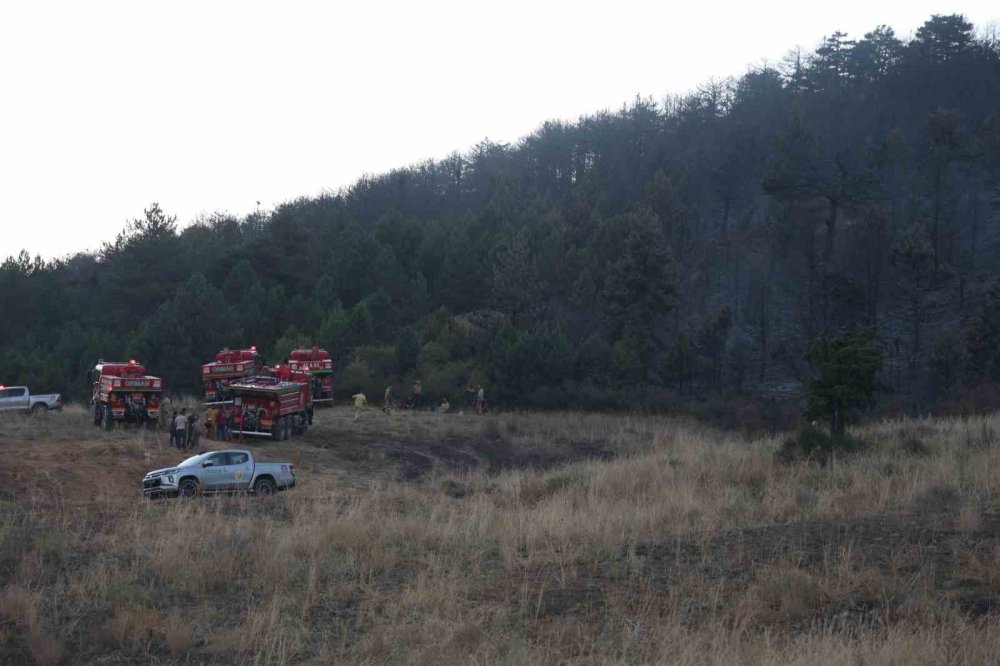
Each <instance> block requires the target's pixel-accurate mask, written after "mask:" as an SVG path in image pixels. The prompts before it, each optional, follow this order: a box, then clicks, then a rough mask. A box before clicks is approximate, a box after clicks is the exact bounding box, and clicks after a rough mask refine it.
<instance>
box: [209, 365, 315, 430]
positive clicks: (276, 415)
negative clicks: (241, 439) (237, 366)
mask: <svg viewBox="0 0 1000 666" xmlns="http://www.w3.org/2000/svg"><path fill="white" fill-rule="evenodd" d="M282 367H285V366H278V368H282ZM276 370H277V369H276ZM289 373H290V374H293V375H299V374H303V373H291V372H290V371H289ZM280 374H281V373H280V372H278V373H276V375H275V376H256V377H246V378H243V379H237V380H234V381H233V382H230V384H229V390H230V393H231V395H232V398H233V404H234V407H235V408H236V429H235V430H234V431H233V434H234V435H249V436H252V437H271V438H273V439H275V440H277V441H279V442H280V441H282V440H285V439H288V438H289V437H290V436H291V435H292V434H293V433H296V434H298V433H302V432H305V430H306V428H308V427H309V424H310V423H311V422H312V409H313V408H312V391H311V390H310V381H309V378H308V376H305V381H301V379H300V378H297V377H296V378H288V379H285V378H282V377H281V376H279V375H280Z"/></svg>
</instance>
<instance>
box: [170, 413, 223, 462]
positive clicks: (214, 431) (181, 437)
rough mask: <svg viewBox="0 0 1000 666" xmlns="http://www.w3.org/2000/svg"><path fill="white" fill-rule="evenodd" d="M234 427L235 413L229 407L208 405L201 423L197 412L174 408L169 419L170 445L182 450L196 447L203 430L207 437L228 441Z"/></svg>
mask: <svg viewBox="0 0 1000 666" xmlns="http://www.w3.org/2000/svg"><path fill="white" fill-rule="evenodd" d="M235 427H236V414H235V411H234V410H233V409H232V408H231V407H227V408H222V407H214V408H213V407H210V408H209V409H208V411H207V412H205V421H204V423H202V422H201V421H200V419H199V417H198V415H197V414H192V415H190V416H189V415H188V411H187V408H186V407H185V408H182V409H180V410H174V414H173V417H172V418H171V419H170V446H175V447H177V448H178V449H180V450H182V451H186V450H188V449H196V448H198V444H199V441H200V440H201V435H202V433H203V432H204V434H205V436H206V437H208V438H209V439H215V440H218V441H220V442H228V441H230V440H231V439H232V433H233V430H234V429H235Z"/></svg>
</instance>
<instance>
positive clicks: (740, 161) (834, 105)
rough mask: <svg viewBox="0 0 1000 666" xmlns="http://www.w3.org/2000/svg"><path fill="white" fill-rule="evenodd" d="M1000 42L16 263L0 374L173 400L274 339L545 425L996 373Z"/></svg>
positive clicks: (748, 82) (763, 71)
mask: <svg viewBox="0 0 1000 666" xmlns="http://www.w3.org/2000/svg"><path fill="white" fill-rule="evenodd" d="M998 209H1000V40H998V39H997V36H996V35H993V34H978V35H977V33H976V32H975V30H974V27H973V26H972V25H971V24H970V23H968V22H967V21H966V20H965V19H964V18H963V17H962V16H958V15H951V16H934V17H932V18H931V19H930V20H928V21H927V22H926V23H925V24H924V26H923V27H921V28H920V30H918V31H917V33H916V35H915V36H914V37H913V38H912V39H911V40H909V41H903V40H900V39H899V38H898V37H897V36H896V35H895V34H894V32H893V30H892V29H891V28H888V27H886V26H879V27H877V28H875V29H874V30H872V31H871V32H869V33H867V34H865V35H864V36H863V37H861V38H859V39H850V38H849V37H848V36H847V35H845V34H843V33H840V32H835V33H833V35H831V36H830V37H828V38H826V39H825V40H824V41H823V43H822V44H821V45H820V46H819V47H818V48H817V49H816V50H815V51H814V52H812V53H793V54H791V55H790V56H789V57H788V58H787V59H786V61H785V62H784V63H783V64H782V66H780V67H777V68H773V67H769V66H766V67H758V68H753V69H751V70H750V71H748V72H747V73H746V74H744V75H743V76H741V77H739V78H736V79H725V80H721V81H710V82H708V83H706V84H705V85H703V86H702V87H700V88H699V89H698V90H696V91H694V92H692V93H690V94H688V95H685V96H681V97H675V98H670V99H668V100H666V101H664V102H662V103H657V102H654V101H652V100H647V99H636V100H635V101H634V102H633V103H631V104H629V105H626V106H624V107H623V108H622V109H621V110H619V111H617V112H601V113H597V114H594V115H590V116H586V117H582V118H580V119H579V121H577V122H575V123H562V122H547V123H545V124H543V125H542V126H541V127H540V128H539V129H538V130H537V131H536V132H535V133H533V134H532V135H530V136H528V137H526V138H524V139H522V140H521V141H519V142H517V143H516V144H503V143H496V142H490V141H484V142H482V143H480V144H479V145H477V146H476V147H474V148H473V149H472V150H471V151H469V152H468V153H466V154H458V153H455V154H452V155H450V156H448V157H447V158H445V159H442V160H440V161H438V160H432V161H427V162H425V163H421V164H418V165H415V166H411V167H407V168H401V169H397V170H395V171H392V172H390V173H387V174H382V175H378V176H370V177H365V178H362V179H361V180H359V181H358V182H357V183H356V184H355V185H354V186H353V187H351V188H349V189H347V190H346V191H342V192H339V193H337V194H332V195H328V196H321V197H318V198H303V199H300V200H297V201H293V202H289V203H287V204H284V205H282V206H280V207H278V208H277V209H276V210H274V211H270V212H267V213H254V214H251V215H249V216H247V217H246V218H242V219H237V218H234V217H232V216H229V215H225V214H217V215H214V216H212V217H210V218H207V219H203V220H200V221H198V222H197V223H195V224H193V225H191V226H188V227H186V228H184V229H178V228H177V224H176V220H175V219H174V218H172V217H170V216H169V215H168V214H167V213H165V212H164V211H163V210H161V209H160V207H159V206H157V205H155V204H154V205H153V206H152V207H151V208H150V209H149V210H147V211H146V212H145V215H144V216H143V217H141V218H139V219H136V220H134V221H132V222H131V223H129V225H128V226H127V227H126V228H125V229H124V230H123V232H122V233H121V234H119V235H118V237H117V238H116V239H115V240H114V241H113V242H110V243H106V244H105V245H104V246H103V247H102V249H101V250H100V251H99V252H96V253H94V254H78V255H76V256H73V257H70V258H66V259H60V260H56V261H52V262H43V261H41V260H39V259H34V260H33V259H31V258H30V257H28V256H27V255H26V254H24V253H22V254H21V255H20V256H18V257H12V258H9V259H8V260H7V261H6V262H4V264H3V266H2V267H0V294H2V300H0V318H2V321H3V322H4V325H3V326H2V327H0V349H2V354H0V379H2V380H3V381H6V382H23V383H28V384H30V385H31V386H33V387H37V388H38V389H40V390H41V389H44V390H49V389H51V390H61V391H64V392H66V393H68V394H70V395H73V396H76V397H80V396H83V395H85V394H86V391H87V387H86V386H85V379H84V375H85V371H86V370H87V369H88V367H89V366H90V365H91V364H92V363H93V362H94V360H95V359H96V358H98V357H105V358H110V357H123V358H124V357H126V356H131V357H137V358H139V359H141V360H142V361H143V362H144V363H145V364H146V365H147V366H148V367H149V368H150V369H151V370H152V371H154V372H155V373H157V374H159V375H162V376H163V377H164V378H165V379H166V380H167V382H168V383H169V386H170V387H171V388H173V389H174V390H178V391H191V392H194V391H196V390H198V387H199V373H198V368H199V366H200V364H201V363H203V362H205V361H206V360H208V359H210V358H211V357H212V355H213V354H214V353H215V352H216V351H217V350H218V349H220V348H221V347H223V346H230V347H235V346H240V345H249V344H256V345H258V347H260V348H261V349H264V350H266V351H267V352H268V354H269V358H270V359H282V358H283V357H284V355H285V354H286V353H287V351H288V350H289V349H290V348H292V347H293V346H296V345H300V344H308V345H311V344H319V345H322V346H325V347H326V348H328V349H329V350H331V352H332V353H333V355H334V356H335V358H336V362H337V367H338V375H337V377H338V380H339V381H338V386H339V388H340V390H341V391H342V392H343V393H344V394H346V393H348V392H350V391H354V390H356V389H357V388H362V389H365V390H369V391H376V390H379V389H380V388H382V387H384V385H385V383H386V382H398V383H403V384H409V383H410V382H412V381H413V379H415V378H416V377H420V378H421V379H422V382H423V384H424V387H425V392H426V393H429V394H431V395H450V396H451V397H452V399H453V400H454V399H461V397H462V394H463V390H464V388H465V387H466V386H467V385H468V384H469V383H470V382H471V383H478V382H482V383H484V384H485V385H486V387H487V391H488V396H489V397H490V398H491V399H492V400H493V401H495V402H501V403H506V404H516V405H525V406H542V407H555V406H576V407H642V408H672V407H674V406H676V405H678V404H679V403H681V402H688V401H701V400H704V399H706V398H714V399H719V398H724V397H741V396H743V397H755V398H760V399H767V400H774V401H782V400H790V401H797V400H799V399H800V398H801V396H802V389H803V387H804V386H805V385H807V384H808V383H809V381H810V379H811V378H812V376H813V374H814V372H815V368H813V367H812V366H811V365H810V363H809V362H808V361H807V360H806V357H807V350H808V349H809V348H810V345H811V344H812V342H813V341H814V340H815V339H817V338H822V337H831V336H834V335H835V334H837V333H838V332H841V331H845V330H865V331H867V332H869V333H870V334H871V335H872V336H873V337H874V340H875V341H876V343H877V344H878V345H879V346H880V347H881V349H882V352H883V356H884V358H885V368H884V370H883V372H882V378H881V381H880V386H883V387H886V388H884V389H883V391H884V395H883V400H884V401H891V402H896V403H897V404H898V405H899V406H901V407H902V408H905V409H911V410H912V409H923V408H926V407H927V406H929V405H932V404H939V403H941V402H942V401H947V400H952V401H954V400H957V399H959V398H960V396H961V395H962V393H963V391H965V390H967V389H969V388H970V387H976V386H980V385H982V384H983V383H984V382H985V383H990V382H996V381H998V380H1000V288H998V287H997V283H998V278H1000V268H998V267H1000V264H998V262H997V260H998V259H1000V230H998V225H997V222H1000V216H998Z"/></svg>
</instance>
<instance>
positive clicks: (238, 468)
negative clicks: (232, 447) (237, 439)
mask: <svg viewBox="0 0 1000 666" xmlns="http://www.w3.org/2000/svg"><path fill="white" fill-rule="evenodd" d="M227 457H228V458H229V460H228V465H227V467H226V470H227V474H228V475H229V478H230V483H231V484H232V487H233V488H234V489H236V490H244V489H246V488H249V487H250V481H251V480H252V479H253V463H252V462H251V461H250V456H249V454H247V453H245V452H243V451H230V452H229V453H228V454H227Z"/></svg>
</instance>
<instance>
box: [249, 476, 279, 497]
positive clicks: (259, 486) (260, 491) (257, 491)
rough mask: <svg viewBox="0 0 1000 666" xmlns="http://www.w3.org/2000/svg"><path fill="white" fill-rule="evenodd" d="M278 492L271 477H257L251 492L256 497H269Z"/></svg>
mask: <svg viewBox="0 0 1000 666" xmlns="http://www.w3.org/2000/svg"><path fill="white" fill-rule="evenodd" d="M276 492H278V486H276V485H275V483H274V481H272V480H271V479H257V482H256V483H255V484H253V494H254V495H257V496H258V497H270V496H271V495H273V494H274V493H276Z"/></svg>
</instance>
